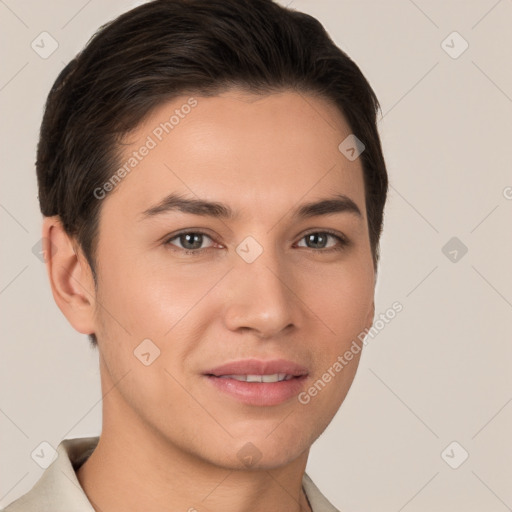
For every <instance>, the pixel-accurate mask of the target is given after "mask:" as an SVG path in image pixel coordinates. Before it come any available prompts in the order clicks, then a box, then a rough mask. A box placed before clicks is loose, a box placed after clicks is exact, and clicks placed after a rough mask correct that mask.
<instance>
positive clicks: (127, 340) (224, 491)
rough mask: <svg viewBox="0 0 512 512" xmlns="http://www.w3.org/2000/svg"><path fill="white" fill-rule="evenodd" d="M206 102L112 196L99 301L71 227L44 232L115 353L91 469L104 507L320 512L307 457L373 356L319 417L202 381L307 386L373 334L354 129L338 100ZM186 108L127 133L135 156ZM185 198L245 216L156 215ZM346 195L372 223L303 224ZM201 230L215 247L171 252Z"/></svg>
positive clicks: (95, 329) (328, 398)
mask: <svg viewBox="0 0 512 512" xmlns="http://www.w3.org/2000/svg"><path fill="white" fill-rule="evenodd" d="M195 98H196V100H197V102H198V103H197V106H196V107H195V108H193V109H192V110H191V112H190V113H189V114H188V115H187V116H185V117H184V119H180V122H179V125H177V126H176V127H175V128H174V129H173V131H172V132H171V133H170V134H168V135H166V136H164V138H163V140H162V141H161V142H158V145H157V147H155V148H154V149H152V150H151V151H150V152H149V154H148V155H147V156H146V157H145V158H144V159H143V160H142V161H141V162H140V163H139V164H138V165H137V167H136V168H134V170H133V171H132V172H130V173H129V174H128V175H127V176H126V177H125V178H124V179H123V180H122V182H121V183H120V184H119V185H118V186H117V187H116V188H115V189H114V191H113V192H111V193H109V194H108V195H107V197H106V198H105V199H103V200H102V207H101V208H102V209H101V216H100V233H99V239H98V252H97V272H98V276H99V281H98V289H97V290H95V288H94V283H93V280H92V275H91V271H90V268H89V266H88V265H87V263H86V260H85V258H84V256H83V254H82V253H81V251H80V248H79V247H78V246H77V245H76V243H75V242H74V240H73V239H70V238H69V237H68V236H67V235H66V234H65V232H64V231H63V229H62V226H61V224H60V222H59V219H58V218H57V217H51V218H46V219H45V220H44V225H43V236H44V237H47V238H49V239H50V240H51V242H52V244H51V245H50V247H53V248H54V251H53V252H52V253H51V255H50V257H49V258H48V261H47V268H48V273H49V277H50V282H51V286H52V291H53V295H54V298H55V300H56V302H57V304H58V306H59V307H60V309H61V310H62V312H63V313H64V315H65V316H66V317H67V319H68V320H69V322H70V323H71V325H72V326H73V327H74V328H75V329H76V330H77V331H79V332H81V333H84V334H89V333H96V336H97V338H98V342H99V345H98V349H99V355H100V372H101V385H102V390H103V395H104V398H103V428H102V434H101V437H100V441H99V444H98V447H97V448H96V450H95V451H94V453H93V454H92V455H91V457H90V458H89V459H88V461H87V462H86V463H85V464H84V465H83V466H82V467H81V468H80V469H79V470H78V472H77V475H78V478H79V481H80V483H81V485H82V487H83V488H84V490H85V492H86V494H87V495H88V497H89V499H90V500H91V502H92V503H93V505H94V506H95V508H96V510H101V511H103V512H110V511H115V510H125V511H136V510H137V511H138V510H146V511H163V510H169V511H171V510H172V511H175V510H176V511H177V510H194V509H195V510H197V511H203V510H211V511H221V510H222V511H223V512H231V511H233V512H234V511H236V512H244V511H251V512H259V511H268V510H286V511H298V510H303V511H304V510H309V507H308V504H307V501H306V499H305V496H304V494H303V492H302V490H301V481H302V477H303V474H304V471H305V467H306V462H307V458H308V454H309V449H310V446H311V445H312V443H313V442H314V441H315V440H316V439H317V438H318V436H319V435H320V434H321V433H322V432H323V431H324V429H325V428H326V427H327V425H328V424H329V423H330V421H331V420H332V418H333V417H334V415H335V414H336V412H337V410H338V408H339V407H340V405H341V404H342V402H343V400H344V398H345V396H346V394H347V392H348V390H349V388H350V386H351V384H352V380H353V378H354V376H355V373H356V369H357V365H358V362H359V357H360V353H359V354H358V355H355V356H354V358H353V359H352V361H350V363H349V364H348V365H347V366H346V367H344V369H343V371H341V372H339V373H338V374H337V375H336V377H335V378H333V379H332V381H331V382H330V383H328V384H327V385H326V386H325V388H324V389H323V390H322V391H321V392H319V393H318V394H317V396H315V397H313V398H312V399H311V400H310V402H309V403H308V404H306V405H304V404H301V403H300V402H299V401H298V400H297V397H293V398H291V399H289V400H287V401H285V402H283V403H281V404H279V405H274V406H269V407H259V406H255V405H247V404H243V403H240V402H239V401H237V400H235V399H233V398H231V397H229V396H227V395H225V394H223V393H221V392H219V391H218V390H217V389H216V388H214V387H213V386H211V384H210V383H209V382H207V381H206V379H205V377H203V375H202V372H203V371H205V370H206V369H208V368H211V367H213V366H218V365H220V364H223V363H226V362H230V361H234V360H237V359H245V358H256V359H265V360H267V359H275V358H284V359H288V360H292V361H294V362H296V363H299V364H302V365H303V366H306V367H307V368H308V369H309V372H310V373H309V376H308V378H307V379H306V381H305V382H304V389H305V390H307V389H308V388H309V387H310V386H311V385H312V384H313V383H314V382H315V381H317V380H318V379H319V378H321V376H322V374H324V373H325V372H326V371H327V369H328V368H329V367H331V366H332V365H333V363H334V362H335V361H336V360H337V358H338V356H340V355H342V354H344V353H345V351H346V350H347V349H348V348H349V347H350V345H351V343H352V341H353V340H354V339H356V337H357V336H358V335H359V334H360V333H361V331H363V330H364V329H365V328H369V327H370V326H371V325H372V322H373V317H374V290H375V274H374V267H373V261H372V255H371V249H370V243H369V235H368V226H367V218H366V205H365V197H364V183H363V171H362V167H361V163H360V160H359V159H356V160H354V161H352V162H351V161H349V160H348V159H347V158H345V157H344V156H343V155H342V154H341V153H340V151H339V150H338V145H339V144H340V142H341V141H342V140H344V139H345V138H346V137H347V136H348V135H349V134H350V133H351V130H350V127H349V126H348V124H347V123H346V121H345V119H344V118H343V116H342V115H341V113H340V112H339V111H338V110H337V109H336V108H334V107H333V106H332V105H331V104H330V103H328V102H327V101H325V100H323V99H319V98H316V97H313V96H311V95H307V96H306V95H301V94H297V93H294V92H291V91H285V92H280V93H274V94H268V95H264V96H255V95H252V94H248V93H246V92H243V91H240V90H236V89H233V90H230V91H226V92H224V93H223V94H220V95H218V96H215V97H210V98H205V97H199V96H197V97H195ZM187 99H188V96H183V97H180V98H176V99H175V100H173V101H172V102H169V103H166V104H162V105H160V106H159V107H158V108H157V109H156V110H155V111H153V112H152V113H151V115H150V116H149V117H148V118H147V119H146V120H145V121H144V122H143V123H142V124H141V125H140V126H139V127H137V129H136V130H135V131H134V132H133V133H131V134H130V135H129V137H127V143H128V145H127V146H125V149H124V156H126V157H127V158H128V157H129V155H130V154H131V153H132V152H133V151H134V150H137V149H138V148H140V146H141V145H142V144H143V143H144V141H145V140H146V138H147V136H148V135H150V134H151V133H152V131H153V130H154V129H155V127H156V126H158V125H159V123H160V122H162V121H164V120H167V119H169V117H170V116H171V115H172V114H173V112H174V110H175V109H176V108H179V107H180V106H181V105H183V104H184V103H185V102H186V101H187ZM122 160H123V162H124V161H125V160H126V159H124V158H122ZM173 191H174V192H181V193H183V194H184V195H186V196H187V197H191V198H201V199H207V200H210V201H219V202H222V203H226V204H228V205H229V206H230V207H231V208H232V209H233V210H235V211H236V212H239V217H238V218H236V220H221V219H217V218H210V217H205V216H199V215H191V214H186V213H182V212H177V211H174V212H167V213H165V214H163V215H161V216H155V217H154V218H151V219H146V220H140V219H141V212H143V211H145V210H146V209H148V208H149V207H151V206H154V205H156V204H158V203H159V202H160V201H161V199H162V198H163V197H165V196H166V195H167V194H169V193H170V192H173ZM334 194H344V195H346V196H348V197H349V198H350V199H352V200H353V201H354V203H356V204H357V206H358V207H359V209H360V210H361V213H362V217H361V218H359V217H358V216H356V215H354V214H351V213H346V212H345V213H336V214H331V215H326V216H317V217H312V218H309V219H302V220H301V219H297V218H293V217H292V216H291V212H292V210H293V209H294V208H296V207H297V206H298V205H300V204H302V203H305V202H311V201H313V200H318V199H323V198H330V197H332V196H333V195H334ZM188 228H190V230H189V231H190V232H192V233H194V232H197V230H200V231H202V232H205V233H206V234H207V235H208V236H205V237H203V243H202V246H201V247H203V248H206V250H205V251H203V253H202V254H201V255H199V256H197V255H196V256H194V255H188V254H184V253H183V250H184V249H183V247H185V248H190V244H189V245H188V246H186V245H183V244H186V240H183V239H181V240H180V239H179V238H174V239H173V240H172V245H169V244H167V245H166V242H167V241H168V240H169V239H171V238H172V235H173V234H174V233H176V232H177V231H181V230H184V229H188ZM323 229H331V230H334V231H336V232H338V233H340V234H343V235H345V236H346V237H347V238H348V239H349V241H350V245H349V246H347V247H344V248H343V247H342V248H341V250H340V251H332V250H331V251H329V252H328V251H327V250H328V249H331V248H332V247H336V246H338V245H339V242H338V241H337V239H335V238H333V237H329V238H328V239H327V241H325V242H323V243H324V246H321V245H320V246H315V245H314V244H311V243H309V244H308V238H307V237H305V235H306V234H308V233H310V232H314V233H322V230H323ZM247 236H252V237H253V238H254V239H256V240H257V242H258V243H259V244H260V245H261V246H262V248H263V253H262V254H261V255H260V256H259V257H258V258H257V259H256V260H255V261H254V262H253V263H250V264H249V263H247V262H246V261H244V259H242V258H241V257H240V256H239V255H238V254H237V252H236V251H235V249H236V247H237V245H238V244H240V242H242V240H244V239H245V238H246V237H247ZM320 243H321V241H320ZM318 247H320V248H318ZM322 247H325V248H322ZM55 249H56V250H55ZM173 249H174V250H173ZM50 250H51V249H50ZM180 251H181V252H180ZM147 338H149V339H151V340H152V342H153V343H154V344H155V345H156V346H158V348H159V350H160V356H159V357H158V358H157V359H155V360H154V362H153V363H152V364H151V365H149V366H145V365H144V364H142V363H141V361H140V360H139V359H138V358H137V357H135V356H134V350H135V349H136V347H137V346H138V345H139V344H140V343H141V341H142V340H144V339H147ZM248 442H250V443H252V444H253V445H254V446H255V447H257V449H258V451H259V453H260V454H261V458H260V459H259V460H258V461H257V462H256V463H255V464H253V465H252V466H251V467H250V468H249V469H247V468H246V467H245V466H244V465H243V463H242V461H241V460H240V458H239V456H238V455H237V454H238V452H239V450H240V449H241V448H242V447H244V446H245V445H246V443H248ZM121 490H122V491H121ZM120 491H121V492H120Z"/></svg>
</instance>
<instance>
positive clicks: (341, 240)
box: [164, 229, 350, 256]
mask: <svg viewBox="0 0 512 512" xmlns="http://www.w3.org/2000/svg"><path fill="white" fill-rule="evenodd" d="M190 234H193V235H203V236H207V237H208V238H210V239H211V240H212V241H213V242H215V241H214V240H213V238H212V237H211V236H210V235H209V234H208V233H205V232H204V231H200V230H198V231H181V232H180V233H176V234H174V235H173V236H172V237H171V238H168V239H167V240H166V241H165V242H164V245H165V246H167V247H169V248H170V249H171V250H173V251H177V252H181V253H182V254H186V255H189V256H199V255H200V254H203V253H204V251H207V250H208V249H211V247H203V248H202V249H183V248H181V247H176V246H173V245H172V244H171V242H172V241H173V240H176V239H177V238H179V237H180V236H182V235H190ZM316 234H326V235H329V236H332V237H333V238H336V239H337V240H338V242H339V245H338V246H335V247H331V248H328V249H314V248H311V247H303V249H309V250H311V251H314V252H320V253H322V252H323V253H331V252H336V251H342V250H343V249H345V248H346V247H348V246H349V245H350V242H349V240H348V239H347V238H346V237H345V236H342V235H340V234H338V233H336V232H334V231H331V230H330V229H324V230H322V231H310V232H309V233H306V234H305V235H303V236H302V237H301V238H300V240H303V239H304V238H306V237H307V236H309V235H316ZM300 240H299V241H300Z"/></svg>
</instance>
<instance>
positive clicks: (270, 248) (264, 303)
mask: <svg viewBox="0 0 512 512" xmlns="http://www.w3.org/2000/svg"><path fill="white" fill-rule="evenodd" d="M259 239H260V240H263V243H260V242H259V241H258V240H256V238H255V237H252V236H250V237H247V238H246V239H244V240H243V241H242V242H241V243H240V244H239V245H238V246H237V248H236V258H235V261H234V266H235V268H234V271H233V272H232V273H231V274H232V275H231V282H230V287H232V289H231V292H230V293H229V297H230V303H229V304H228V307H227V312H226V322H227V323H228V326H229V327H230V328H231V329H237V328H240V327H245V328H251V329H254V330H255V331H258V333H259V335H260V336H262V337H266V336H270V335H274V334H277V333H279V332H280V331H281V330H283V329H284V328H286V327H287V326H288V325H290V324H293V323H296V321H297V320H296V317H295V314H294V312H295V311H296V307H297V305H296V300H294V297H293V295H294V294H293V292H292V289H293V285H292V283H289V281H290V276H291V273H290V272H287V269H286V267H285V262H284V261H283V260H282V259H281V258H280V257H279V256H280V255H279V252H278V251H277V250H276V248H275V247H274V245H273V244H272V242H271V239H272V236H271V234H270V235H268V236H265V237H263V236H260V237H259Z"/></svg>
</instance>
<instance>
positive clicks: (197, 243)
mask: <svg viewBox="0 0 512 512" xmlns="http://www.w3.org/2000/svg"><path fill="white" fill-rule="evenodd" d="M205 237H206V238H208V239H210V240H212V238H211V237H210V236H209V235H207V234H206V233H203V232H202V231H186V232H183V233H179V234H177V235H174V236H173V237H172V238H169V239H168V240H167V241H166V242H165V244H166V245H170V246H175V244H173V243H172V242H173V240H177V241H178V242H179V244H180V245H178V246H176V247H177V249H178V250H179V249H181V252H184V253H185V254H199V253H202V252H203V251H204V250H206V249H208V248H209V247H201V246H202V245H203V241H204V238H205ZM212 242H213V240H212ZM173 248H174V247H173Z"/></svg>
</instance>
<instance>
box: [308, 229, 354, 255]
mask: <svg viewBox="0 0 512 512" xmlns="http://www.w3.org/2000/svg"><path fill="white" fill-rule="evenodd" d="M329 238H331V239H335V240H337V241H338V245H334V247H333V246H330V247H328V246H327V245H326V244H327V241H328V239H329ZM302 240H306V247H307V248H309V249H320V250H321V252H330V251H340V250H342V249H344V248H345V247H346V246H348V245H349V241H348V240H347V239H346V238H345V237H344V236H342V235H339V234H335V233H333V232H331V231H313V232H311V233H308V234H306V235H304V236H303V237H302V238H301V241H302ZM302 247H304V246H302ZM319 252H320V251H319Z"/></svg>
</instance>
